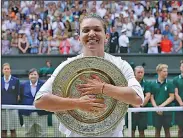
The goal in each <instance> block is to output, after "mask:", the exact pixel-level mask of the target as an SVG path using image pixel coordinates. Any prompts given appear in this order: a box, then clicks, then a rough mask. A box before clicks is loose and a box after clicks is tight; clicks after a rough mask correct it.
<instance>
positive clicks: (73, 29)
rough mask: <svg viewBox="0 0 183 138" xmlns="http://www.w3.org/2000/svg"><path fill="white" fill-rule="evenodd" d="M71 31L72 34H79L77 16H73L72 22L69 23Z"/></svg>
mask: <svg viewBox="0 0 183 138" xmlns="http://www.w3.org/2000/svg"><path fill="white" fill-rule="evenodd" d="M71 27H72V31H73V32H79V16H78V15H75V16H74V20H73V22H72V23H71Z"/></svg>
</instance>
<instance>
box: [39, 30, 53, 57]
mask: <svg viewBox="0 0 183 138" xmlns="http://www.w3.org/2000/svg"><path fill="white" fill-rule="evenodd" d="M42 35H43V36H42V37H43V41H42V43H40V45H39V54H47V53H48V43H49V39H50V37H51V36H50V32H49V31H43V34H42Z"/></svg>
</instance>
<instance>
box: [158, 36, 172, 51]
mask: <svg viewBox="0 0 183 138" xmlns="http://www.w3.org/2000/svg"><path fill="white" fill-rule="evenodd" d="M160 48H161V53H171V52H172V42H171V41H170V40H169V39H168V36H167V35H165V36H164V37H163V40H162V41H161V43H160Z"/></svg>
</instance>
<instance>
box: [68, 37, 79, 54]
mask: <svg viewBox="0 0 183 138" xmlns="http://www.w3.org/2000/svg"><path fill="white" fill-rule="evenodd" d="M69 41H70V44H71V48H70V54H80V53H81V49H82V45H81V43H80V41H79V34H78V33H74V35H73V37H71V38H70V40H69Z"/></svg>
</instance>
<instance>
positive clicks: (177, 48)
mask: <svg viewBox="0 0 183 138" xmlns="http://www.w3.org/2000/svg"><path fill="white" fill-rule="evenodd" d="M172 48H173V49H172V52H173V53H178V54H182V53H183V51H182V40H181V39H180V38H179V36H178V33H175V34H174V41H173V47H172Z"/></svg>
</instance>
